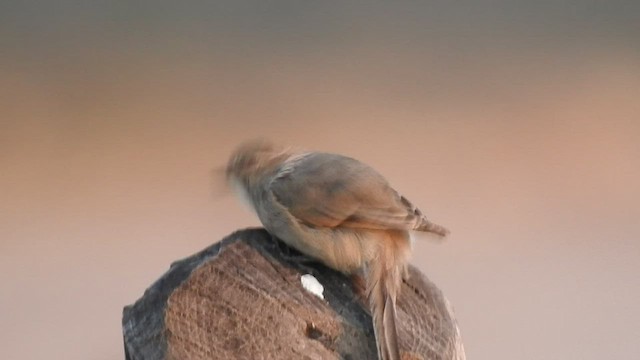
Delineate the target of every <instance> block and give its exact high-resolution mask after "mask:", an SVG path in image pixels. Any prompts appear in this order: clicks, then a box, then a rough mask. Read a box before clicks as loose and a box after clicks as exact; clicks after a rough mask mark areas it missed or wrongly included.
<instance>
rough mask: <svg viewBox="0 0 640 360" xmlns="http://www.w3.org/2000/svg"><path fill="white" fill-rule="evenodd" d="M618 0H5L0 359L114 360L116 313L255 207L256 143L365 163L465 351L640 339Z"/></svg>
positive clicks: (599, 355) (559, 350)
mask: <svg viewBox="0 0 640 360" xmlns="http://www.w3.org/2000/svg"><path fill="white" fill-rule="evenodd" d="M639 40H640V3H639V2H637V1H607V2H604V1H603V2H592V1H563V2H556V1H534V0H530V1H527V0H520V1H491V2H480V1H456V2H451V1H434V2H424V3H423V2H404V1H401V2H393V4H392V3H391V2H382V1H380V2H378V1H371V2H368V3H367V5H366V6H364V5H362V4H358V3H357V2H349V1H346V2H345V1H341V2H333V1H326V2H321V1H316V2H301V1H242V0H234V1H214V2H206V1H182V2H173V1H159V0H154V1H150V0H138V1H97V0H93V1H70V0H63V1H55V2H53V1H49V2H36V1H10V0H5V1H2V2H0V48H1V49H2V56H0V284H1V286H2V288H1V290H0V349H2V351H1V353H2V357H3V358H5V359H45V358H51V359H72V360H75V359H122V358H123V357H124V352H123V345H122V333H121V324H120V322H121V312H122V308H123V306H125V305H127V304H130V303H132V302H134V301H135V300H136V299H137V298H138V297H140V296H141V295H142V293H143V291H144V289H145V288H146V287H147V286H149V285H150V284H151V283H152V282H153V281H154V280H155V279H157V278H158V277H159V276H161V275H162V273H163V272H164V271H165V270H167V269H168V267H169V264H170V263H171V262H172V261H174V260H176V259H179V258H183V257H185V256H188V255H190V254H192V253H194V252H196V251H199V250H200V249H202V248H204V247H206V246H208V245H210V244H212V243H214V242H216V241H218V240H220V239H221V238H222V237H224V236H225V235H227V234H229V233H231V232H232V231H234V230H236V229H239V228H244V227H248V226H257V225H258V224H259V223H258V220H257V219H256V217H255V216H254V215H253V214H251V212H249V211H248V210H247V209H245V208H244V207H243V206H242V205H240V204H238V202H237V201H236V200H235V199H234V198H233V197H232V196H230V195H228V194H226V193H225V191H224V188H223V185H222V183H221V182H220V181H216V180H215V179H213V180H212V177H211V169H213V168H215V167H218V166H221V165H223V164H224V163H225V162H226V160H227V157H228V156H229V154H230V152H231V151H232V150H233V149H234V147H235V146H236V145H237V144H238V143H240V142H241V141H243V140H246V139H250V138H255V137H258V136H263V137H267V138H271V139H273V140H275V141H278V142H281V143H285V144H291V145H296V146H300V147H305V148H310V149H316V150H323V151H330V152H338V153H343V154H347V155H350V156H352V157H355V158H358V159H360V160H362V161H364V162H366V163H369V164H370V165H372V166H373V167H374V168H376V169H378V170H379V171H380V172H381V173H382V174H384V175H385V176H386V177H387V178H388V179H389V180H390V182H391V183H392V184H393V185H394V186H395V187H396V188H397V189H399V190H400V191H401V192H402V193H403V194H405V195H406V196H407V197H408V198H409V199H411V200H412V201H413V202H414V203H416V204H417V205H418V206H419V207H421V208H422V209H423V210H424V212H425V213H426V214H427V215H428V216H429V217H430V218H431V219H432V220H434V221H436V222H438V223H441V224H443V225H445V226H447V227H449V228H450V229H451V230H452V235H451V236H450V238H449V240H448V241H446V242H444V243H442V244H436V243H432V242H429V241H418V242H417V243H416V244H415V253H414V257H413V263H414V264H415V265H417V266H418V267H419V268H420V269H421V270H422V271H424V272H425V273H426V274H427V275H428V276H429V278H430V279H432V280H433V281H434V282H435V283H436V284H438V286H439V287H440V288H441V289H442V290H443V291H444V292H445V294H446V295H447V297H448V298H449V300H450V301H451V302H452V304H453V305H454V307H455V309H456V312H457V315H458V320H459V324H460V327H461V330H462V335H463V339H464V342H465V346H466V351H467V356H468V358H469V359H476V360H490V359H519V360H525V359H532V360H533V359H536V360H537V359H630V358H635V357H636V356H637V355H638V353H640V341H638V339H640V326H638V324H640V306H639V305H638V304H639V303H640V301H639V299H640V281H638V275H639V270H640V264H639V262H640V242H639V241H638V240H639V239H640V207H639V205H638V204H639V202H640V41H639Z"/></svg>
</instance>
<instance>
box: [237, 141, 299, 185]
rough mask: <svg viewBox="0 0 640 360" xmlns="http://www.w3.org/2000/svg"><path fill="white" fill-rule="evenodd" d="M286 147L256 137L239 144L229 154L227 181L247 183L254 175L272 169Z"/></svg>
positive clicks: (284, 153) (285, 152)
mask: <svg viewBox="0 0 640 360" xmlns="http://www.w3.org/2000/svg"><path fill="white" fill-rule="evenodd" d="M285 155H286V156H288V154H287V151H286V149H284V148H283V147H279V146H276V145H274V144H273V143H271V142H270V141H268V140H265V139H256V140H251V141H247V142H245V143H243V144H241V145H240V146H239V147H238V148H237V149H236V150H235V151H234V153H233V154H232V155H231V158H230V159H229V162H228V163H227V168H226V177H227V181H228V182H229V181H239V182H242V183H249V182H251V181H252V180H253V179H254V178H255V177H258V176H260V175H262V174H264V173H265V172H267V171H269V170H271V169H273V165H275V164H277V163H278V160H279V159H281V158H282V157H283V156H285Z"/></svg>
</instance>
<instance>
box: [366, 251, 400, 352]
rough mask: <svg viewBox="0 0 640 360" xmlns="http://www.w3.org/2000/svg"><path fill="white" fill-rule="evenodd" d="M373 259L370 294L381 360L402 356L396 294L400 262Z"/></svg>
mask: <svg viewBox="0 0 640 360" xmlns="http://www.w3.org/2000/svg"><path fill="white" fill-rule="evenodd" d="M380 260H382V259H378V261H372V262H371V263H370V264H369V266H368V267H367V271H368V272H369V274H368V276H367V297H368V300H369V306H370V308H371V317H372V319H373V330H374V334H375V337H376V345H377V348H378V359H379V360H400V349H399V347H398V334H397V328H396V297H397V294H398V293H399V289H400V285H401V281H402V280H401V279H402V277H401V275H402V271H401V268H400V267H399V266H392V267H390V268H389V267H387V264H386V263H385V261H380Z"/></svg>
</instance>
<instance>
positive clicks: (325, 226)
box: [225, 139, 449, 360]
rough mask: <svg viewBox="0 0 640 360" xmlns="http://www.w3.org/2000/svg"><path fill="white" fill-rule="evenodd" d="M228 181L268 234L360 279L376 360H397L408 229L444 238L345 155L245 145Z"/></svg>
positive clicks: (439, 228) (233, 158)
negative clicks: (398, 301)
mask: <svg viewBox="0 0 640 360" xmlns="http://www.w3.org/2000/svg"><path fill="white" fill-rule="evenodd" d="M225 173H226V179H227V182H228V183H229V184H230V185H232V186H233V187H234V188H235V190H236V193H237V194H239V195H240V197H241V198H243V199H244V200H245V201H247V202H248V203H249V205H250V207H252V208H253V210H255V213H256V214H257V216H258V218H259V219H260V222H261V223H262V225H263V226H264V228H265V229H266V230H267V231H268V232H269V233H270V234H272V235H274V236H275V237H277V238H279V239H280V240H282V241H283V242H284V243H286V244H287V245H289V246H291V247H293V248H295V249H296V250H298V251H300V252H301V253H302V254H304V255H307V256H309V257H310V258H313V259H315V260H317V261H319V262H321V263H323V264H325V265H326V266H328V267H330V268H332V269H335V270H337V271H340V272H342V273H345V274H362V276H363V277H364V286H365V295H366V299H367V302H368V306H369V311H370V312H371V317H372V322H373V329H374V336H375V340H376V347H377V352H378V359H379V360H400V349H399V345H398V334H397V325H396V322H397V317H396V299H397V298H398V295H399V293H400V288H401V285H402V279H403V278H406V277H407V276H408V269H407V266H408V262H409V257H410V253H411V245H412V238H411V236H410V232H411V231H420V232H430V233H434V234H436V235H438V236H439V237H445V236H447V234H448V233H449V231H448V230H447V229H446V228H444V227H443V226H440V225H437V224H435V223H433V222H431V221H429V220H428V219H427V218H426V217H425V215H424V214H423V213H422V212H421V211H420V210H419V209H418V208H417V207H415V206H414V205H413V204H412V203H411V202H410V201H409V200H407V198H405V197H404V196H402V195H400V193H398V192H397V191H396V190H394V189H393V188H392V187H391V185H389V183H388V182H387V180H386V179H385V178H384V177H383V176H382V175H381V174H379V173H378V172H377V171H376V170H374V169H373V168H372V167H370V166H368V165H366V164H364V163H362V162H360V161H358V160H356V159H353V158H350V157H347V156H343V155H339V154H333V153H325V152H315V151H295V150H292V149H291V148H288V147H284V146H281V145H277V144H275V143H273V142H271V141H268V140H265V139H254V140H250V141H246V142H244V143H242V144H241V145H240V146H238V147H237V148H236V150H235V151H234V152H233V153H232V155H231V157H230V158H229V161H228V163H227V166H226V170H225Z"/></svg>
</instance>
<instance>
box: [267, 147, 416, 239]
mask: <svg viewBox="0 0 640 360" xmlns="http://www.w3.org/2000/svg"><path fill="white" fill-rule="evenodd" d="M269 188H270V191H271V192H272V194H273V196H274V197H275V199H276V200H277V201H278V202H279V203H280V204H281V205H283V206H284V207H285V208H286V209H287V210H288V211H289V213H290V214H291V215H293V216H294V217H295V218H297V219H298V220H299V221H301V222H303V223H305V224H307V225H311V226H319V227H349V228H362V229H405V230H411V229H417V228H418V227H419V226H420V224H421V223H422V222H423V219H424V217H423V216H422V213H421V212H420V210H418V209H416V208H415V207H414V206H413V205H412V204H411V203H410V202H409V201H408V200H407V199H406V198H404V197H403V196H401V195H399V194H398V193H397V192H396V191H395V190H394V189H393V188H391V186H389V184H388V183H387V181H386V180H385V179H384V178H383V177H382V176H381V175H380V174H378V173H377V172H376V171H375V170H373V169H372V168H371V167H369V166H367V165H365V164H363V163H361V162H359V161H357V160H355V159H351V158H348V157H344V156H341V155H335V154H326V153H306V154H302V155H297V156H294V157H292V158H290V159H289V160H287V161H286V162H285V163H284V164H283V165H282V167H281V168H280V171H279V172H278V174H277V175H276V176H275V177H274V178H273V179H272V181H271V183H270V187H269ZM424 221H426V219H424Z"/></svg>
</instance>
